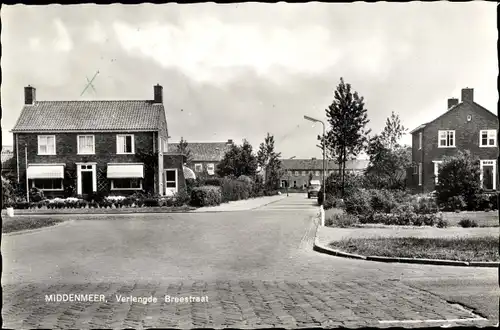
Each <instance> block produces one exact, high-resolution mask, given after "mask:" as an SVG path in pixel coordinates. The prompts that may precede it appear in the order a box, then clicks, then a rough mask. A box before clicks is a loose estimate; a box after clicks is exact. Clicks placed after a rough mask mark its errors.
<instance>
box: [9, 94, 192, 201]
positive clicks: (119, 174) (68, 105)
mask: <svg viewBox="0 0 500 330" xmlns="http://www.w3.org/2000/svg"><path fill="white" fill-rule="evenodd" d="M35 92H36V90H35V88H34V87H31V86H28V87H25V88H24V107H23V109H22V112H21V114H20V116H19V118H18V120H17V123H16V124H15V126H14V128H13V129H12V133H13V134H14V148H13V155H14V158H15V159H16V160H17V161H18V163H17V166H16V167H17V169H16V172H17V179H18V181H20V182H25V181H24V180H26V179H27V180H28V183H29V186H30V187H37V188H40V189H42V190H44V192H45V193H46V195H48V196H61V195H64V194H65V190H66V189H69V188H70V186H74V187H75V189H74V194H77V195H90V194H93V193H96V192H102V191H106V192H110V193H111V194H120V195H122V194H130V193H133V192H134V191H137V190H141V189H145V188H147V187H146V186H148V187H152V190H153V191H154V192H156V193H158V194H160V195H164V194H169V193H173V192H176V191H177V190H178V189H179V187H180V186H181V185H182V184H183V178H184V176H183V171H182V163H183V156H181V155H177V156H176V155H168V156H167V155H164V154H163V151H164V150H167V149H168V147H167V143H168V140H167V139H168V131H167V121H166V116H165V109H164V106H163V87H162V86H160V85H156V86H154V88H153V92H154V93H153V96H154V97H153V99H152V100H137V101H128V100H118V101H38V100H37V99H36V93H35ZM25 150H26V151H27V152H26V153H25ZM140 154H149V155H150V157H157V158H158V159H157V162H156V163H157V166H156V169H154V167H153V169H152V170H151V168H150V167H148V165H151V164H149V163H146V162H150V160H145V158H144V157H141V156H140ZM156 154H157V156H155V155H156ZM26 156H27V157H26ZM26 158H27V161H26ZM148 168H149V170H148ZM66 193H67V191H66Z"/></svg>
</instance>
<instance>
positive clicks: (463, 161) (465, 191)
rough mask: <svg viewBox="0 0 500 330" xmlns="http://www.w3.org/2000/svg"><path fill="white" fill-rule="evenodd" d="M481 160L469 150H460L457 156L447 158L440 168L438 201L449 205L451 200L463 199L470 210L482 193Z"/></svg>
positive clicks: (437, 187)
mask: <svg viewBox="0 0 500 330" xmlns="http://www.w3.org/2000/svg"><path fill="white" fill-rule="evenodd" d="M480 177H481V169H480V166H479V159H478V158H476V157H473V156H472V154H471V153H470V151H469V150H465V151H461V150H459V151H458V153H457V155H456V156H453V157H449V156H448V157H445V158H444V159H443V162H442V163H441V164H440V166H439V174H438V185H437V186H436V193H437V200H438V202H439V203H440V204H444V203H448V202H449V201H450V199H451V198H454V197H461V198H463V200H464V201H465V203H466V204H467V206H468V207H469V208H472V207H473V206H474V204H475V200H476V197H477V195H478V194H480V193H481V192H482V187H481V181H480Z"/></svg>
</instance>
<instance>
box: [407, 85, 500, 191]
mask: <svg viewBox="0 0 500 330" xmlns="http://www.w3.org/2000/svg"><path fill="white" fill-rule="evenodd" d="M410 133H411V134H412V160H413V164H414V166H413V168H412V169H409V171H408V178H409V180H408V185H409V187H410V188H411V190H412V191H413V192H415V193H422V192H423V193H427V192H431V191H434V190H435V188H436V185H437V184H438V180H437V175H438V172H439V164H440V163H441V162H442V160H443V158H444V157H445V156H453V155H455V154H456V153H457V151H458V150H470V152H471V153H472V154H473V155H474V156H476V157H478V158H479V159H480V167H481V182H482V183H483V187H484V189H485V190H496V189H497V182H498V170H497V157H498V117H497V116H496V115H495V114H493V113H492V112H490V111H488V110H487V109H485V108H484V107H482V106H481V105H479V104H477V103H476V102H474V90H473V89H472V88H464V89H462V100H461V102H460V103H459V100H458V99H456V98H451V99H448V104H447V111H446V112H445V113H443V114H442V115H440V116H439V117H437V118H436V119H434V120H432V121H430V122H428V123H425V124H422V125H420V126H418V127H417V128H415V129H414V130H413V131H411V132H410Z"/></svg>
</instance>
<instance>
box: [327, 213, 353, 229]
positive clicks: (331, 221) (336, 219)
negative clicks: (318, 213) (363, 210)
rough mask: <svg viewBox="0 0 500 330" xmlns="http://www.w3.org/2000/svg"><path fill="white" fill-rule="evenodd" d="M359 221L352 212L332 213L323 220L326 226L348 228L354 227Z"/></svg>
mask: <svg viewBox="0 0 500 330" xmlns="http://www.w3.org/2000/svg"><path fill="white" fill-rule="evenodd" d="M358 223H359V219H358V217H357V216H355V215H352V214H345V213H344V214H339V213H336V214H333V215H332V216H331V217H328V218H327V219H326V220H325V226H328V227H338V228H349V227H354V226H355V225H356V224H358Z"/></svg>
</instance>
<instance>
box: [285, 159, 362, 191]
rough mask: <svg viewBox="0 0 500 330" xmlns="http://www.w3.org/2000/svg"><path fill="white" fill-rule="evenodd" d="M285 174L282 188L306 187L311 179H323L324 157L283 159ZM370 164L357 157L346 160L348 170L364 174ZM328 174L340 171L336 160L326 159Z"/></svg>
mask: <svg viewBox="0 0 500 330" xmlns="http://www.w3.org/2000/svg"><path fill="white" fill-rule="evenodd" d="M281 164H282V169H283V170H284V174H283V175H282V177H281V179H280V187H281V188H286V187H288V188H297V189H305V188H306V187H307V186H308V185H309V179H310V177H311V175H312V180H320V181H321V180H322V173H323V160H322V159H316V158H311V159H295V158H294V159H281ZM368 164H369V160H365V159H355V160H351V161H348V162H346V172H352V173H359V174H362V173H363V172H364V171H365V169H366V168H367V166H368ZM326 170H327V176H328V175H331V174H333V173H334V172H338V171H339V165H338V164H337V162H336V161H333V160H328V161H326Z"/></svg>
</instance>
